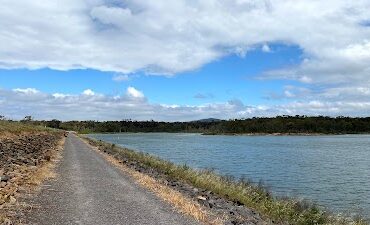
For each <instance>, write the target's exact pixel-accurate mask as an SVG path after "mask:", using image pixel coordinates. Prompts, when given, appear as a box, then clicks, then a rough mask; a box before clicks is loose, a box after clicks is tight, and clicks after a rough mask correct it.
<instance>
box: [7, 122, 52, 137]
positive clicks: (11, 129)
mask: <svg viewBox="0 0 370 225" xmlns="http://www.w3.org/2000/svg"><path fill="white" fill-rule="evenodd" d="M51 130H52V129H51V128H45V127H43V126H33V125H30V124H27V123H22V122H18V121H3V120H0V134H6V133H8V134H20V133H24V132H41V131H51Z"/></svg>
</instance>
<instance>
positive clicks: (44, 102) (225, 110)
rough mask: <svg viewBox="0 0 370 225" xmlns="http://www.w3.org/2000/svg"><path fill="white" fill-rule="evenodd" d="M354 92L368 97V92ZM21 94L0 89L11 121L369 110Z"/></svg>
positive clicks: (313, 103)
mask: <svg viewBox="0 0 370 225" xmlns="http://www.w3.org/2000/svg"><path fill="white" fill-rule="evenodd" d="M290 90H291V91H294V89H290ZM90 91H91V92H93V91H92V90H90ZM90 91H89V92H90ZM359 91H360V92H363V93H364V94H366V95H369V90H366V89H364V90H359ZM26 93H27V94H25V93H24V92H22V91H19V90H17V89H14V90H5V89H0V115H4V116H6V117H7V118H11V119H21V118H23V117H24V116H25V115H32V116H33V117H35V118H36V119H54V118H56V119H60V120H121V119H135V120H148V119H154V120H161V121H190V120H197V119H204V118H210V117H212V118H220V119H230V118H248V117H254V116H276V115H296V114H301V115H331V116H338V115H349V116H367V113H368V112H369V110H370V101H369V98H367V99H357V100H350V101H339V100H337V101H326V100H321V101H320V100H307V101H299V100H296V101H293V102H290V103H286V104H280V105H246V104H245V103H243V102H242V101H241V100H239V99H231V100H229V101H227V102H219V103H206V104H201V105H178V104H174V105H171V104H160V103H151V102H149V100H148V99H146V98H145V96H144V94H143V93H142V92H141V91H139V90H137V89H136V88H134V87H129V88H127V90H126V93H125V94H123V95H119V96H110V95H103V94H94V95H91V94H89V95H86V94H84V93H81V94H79V95H72V94H62V93H54V94H47V93H43V92H41V91H39V90H36V89H33V91H30V92H26Z"/></svg>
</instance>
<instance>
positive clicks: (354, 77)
mask: <svg viewBox="0 0 370 225" xmlns="http://www.w3.org/2000/svg"><path fill="white" fill-rule="evenodd" d="M369 8H370V1H368V0H357V1H347V0H327V1H312V0H300V1H296V0H284V1H281V0H232V1H222V0H207V1H186V0H178V1H165V0H155V1H152V0H145V1H144V0H124V1H116V0H88V1H85V0H64V1H63V3H61V2H59V1H40V0H35V1H26V0H18V1H14V0H3V1H2V4H1V6H0V27H1V29H0V52H1V54H0V68H6V69H14V68H28V69H37V68H45V67H48V68H52V69H58V70H70V69H77V68H90V69H96V70H100V71H112V72H116V73H117V74H120V75H116V76H115V77H113V80H115V81H125V80H128V78H129V77H128V76H127V74H131V73H135V72H145V73H147V74H156V75H166V76H169V75H173V74H176V73H180V72H184V71H189V70H194V69H197V68H199V67H201V66H203V65H205V64H206V63H209V62H212V61H214V60H217V59H219V58H221V57H224V56H227V55H230V54H237V55H239V56H241V57H243V56H245V55H246V54H248V51H250V50H251V49H260V50H261V51H263V52H270V51H271V48H270V46H273V44H275V43H279V44H283V45H293V46H297V47H298V48H300V50H301V51H302V55H301V56H300V57H301V59H302V60H301V62H299V63H298V64H296V65H294V66H291V67H289V68H278V69H274V70H271V71H264V72H263V73H262V74H259V75H260V76H259V77H260V78H263V79H289V80H296V81H298V82H299V83H301V84H302V85H305V86H304V90H303V89H300V88H301V87H300V86H299V85H297V87H296V88H285V89H284V90H283V91H282V93H273V94H272V95H271V96H273V95H274V96H275V97H277V98H289V99H290V100H291V101H293V102H291V105H290V106H286V107H285V108H284V109H283V108H280V106H276V107H277V108H276V109H275V110H276V111H279V112H280V111H283V112H292V113H293V112H297V109H296V108H295V107H296V106H302V105H300V104H303V105H306V106H307V105H310V106H314V104H311V103H312V102H315V101H318V100H319V102H321V103H323V105H321V106H320V107H321V108H327V109H328V108H331V109H332V110H327V112H328V113H331V112H333V113H334V112H335V110H334V109H340V108H343V112H344V113H350V112H352V111H351V110H350V109H348V110H346V107H350V105H353V107H360V106H361V107H360V108H359V110H360V112H362V111H361V109H363V108H366V107H367V105H366V101H367V99H368V97H369V96H368V89H369V87H370V79H369V75H370V63H369V62H370V28H369V21H370V16H369V13H368V9H369ZM19 15H22V16H19ZM6 92H7V93H10V92H11V93H12V94H13V95H14V96H16V97H14V98H19V99H20V98H22V99H25V98H28V99H29V100H30V101H38V100H40V99H47V100H48V101H50V102H53V103H55V102H59V103H60V104H61V103H63V102H66V104H70V103H71V102H73V100H75V99H85V100H86V101H90V102H93V100H92V99H94V101H95V102H96V101H98V102H99V101H101V102H100V103H99V104H101V105H103V106H107V107H108V108H109V107H110V105H109V103H105V102H104V101H102V99H107V98H108V99H109V100H107V101H108V102H110V101H123V100H122V99H124V100H125V101H131V100H133V99H136V100H138V99H141V102H146V99H145V96H144V95H143V93H142V92H140V91H138V90H136V89H134V88H132V89H131V90H130V91H129V90H127V93H126V94H125V96H115V98H114V97H109V96H103V95H97V94H96V93H94V92H93V91H92V90H86V91H84V93H83V94H81V95H79V96H71V95H68V94H61V93H55V94H54V95H48V94H45V93H41V92H38V91H37V90H34V89H32V88H31V89H14V90H11V91H6ZM3 93H4V91H3ZM199 96H200V95H199ZM130 99H131V100H130ZM360 100H361V101H362V102H358V101H360ZM2 101H4V98H3V100H2ZM46 102H47V101H46ZM310 102H311V103H310ZM325 102H333V103H332V104H327V103H325ZM309 103H310V104H309ZM8 104H9V103H8ZM45 104H47V103H45ZM130 104H131V103H130ZM108 105H109V106H108ZM118 105H119V104H118ZM221 105H222V107H224V108H222V109H220V110H221V111H222V110H223V112H224V111H225V110H224V109H225V108H227V107H229V106H230V103H223V104H221ZM89 107H92V106H89ZM217 107H218V104H216V103H214V104H212V105H208V106H207V105H203V106H197V107H194V108H190V109H192V110H190V109H188V108H186V107H185V108H184V106H179V107H164V106H161V105H153V104H149V103H147V102H146V106H145V108H146V109H148V111H147V113H148V116H151V115H154V114H153V112H157V111H156V110H158V109H161V110H164V111H165V112H166V113H170V112H171V113H174V112H178V111H181V110H183V109H188V110H189V112H193V111H194V110H195V111H202V110H204V109H208V110H210V111H211V112H214V111H213V110H214V109H216V108H217ZM233 107H235V106H233ZM302 107H303V106H302ZM262 108H263V110H262ZM262 108H258V107H256V108H253V107H252V108H247V109H245V110H241V111H238V112H237V113H239V114H240V115H242V114H243V113H241V112H245V113H247V114H248V112H252V111H253V112H254V113H255V112H261V113H262V112H263V113H264V112H266V111H269V110H268V109H266V107H262ZM287 108H289V110H290V111H289V110H288V111H285V109H287ZM315 110H316V111H315V112H319V111H318V110H317V109H315ZM98 111H99V110H98ZM113 111H114V110H113ZM181 112H182V111H181ZM302 112H305V111H302ZM323 112H324V111H323ZM179 113H180V112H179ZM225 113H227V112H225ZM235 113H236V112H235V110H234V112H233V113H232V116H231V117H233V115H235ZM354 113H355V112H354ZM228 115H230V114H228ZM262 115H263V114H262Z"/></svg>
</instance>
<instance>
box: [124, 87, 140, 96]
mask: <svg viewBox="0 0 370 225" xmlns="http://www.w3.org/2000/svg"><path fill="white" fill-rule="evenodd" d="M126 94H127V96H129V97H132V98H144V94H143V93H142V92H141V91H139V90H137V89H136V88H134V87H128V88H127V91H126Z"/></svg>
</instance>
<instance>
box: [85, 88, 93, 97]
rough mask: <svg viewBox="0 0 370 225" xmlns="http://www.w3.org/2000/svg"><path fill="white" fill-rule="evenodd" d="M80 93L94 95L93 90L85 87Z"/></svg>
mask: <svg viewBox="0 0 370 225" xmlns="http://www.w3.org/2000/svg"><path fill="white" fill-rule="evenodd" d="M82 94H83V95H87V96H94V95H95V92H93V91H92V90H91V89H86V90H84V91H83V92H82Z"/></svg>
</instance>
